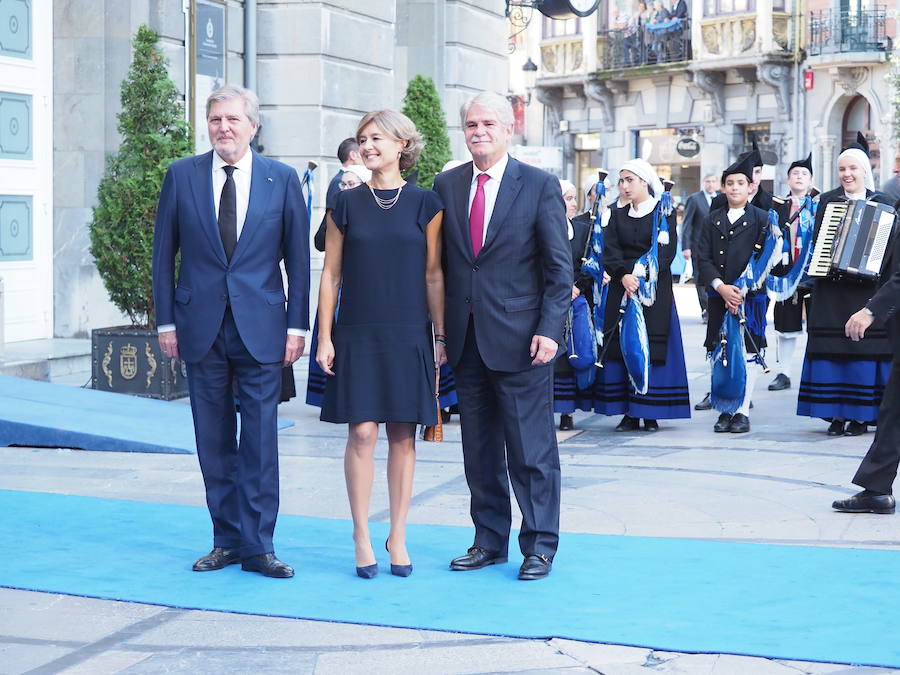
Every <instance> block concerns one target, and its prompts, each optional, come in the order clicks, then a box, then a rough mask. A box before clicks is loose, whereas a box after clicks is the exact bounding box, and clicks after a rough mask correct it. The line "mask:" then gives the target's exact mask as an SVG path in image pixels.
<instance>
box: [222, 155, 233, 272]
mask: <svg viewBox="0 0 900 675" xmlns="http://www.w3.org/2000/svg"><path fill="white" fill-rule="evenodd" d="M222 168H223V169H225V174H226V176H227V178H225V185H223V186H222V195H221V197H220V198H219V235H220V236H221V237H222V246H223V247H224V248H225V257H226V258H227V259H228V260H229V262H230V261H231V256H232V254H233V253H234V247H235V246H236V245H237V190H236V188H235V186H234V176H232V174H233V173H234V167H233V166H223V167H222Z"/></svg>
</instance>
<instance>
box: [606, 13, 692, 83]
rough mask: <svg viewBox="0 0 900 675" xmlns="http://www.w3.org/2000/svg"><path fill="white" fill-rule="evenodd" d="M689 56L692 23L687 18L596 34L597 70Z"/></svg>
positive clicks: (677, 61)
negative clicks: (628, 33) (631, 31)
mask: <svg viewBox="0 0 900 675" xmlns="http://www.w3.org/2000/svg"><path fill="white" fill-rule="evenodd" d="M690 58H691V25H690V20H688V19H676V20H673V21H667V22H665V23H664V24H660V25H659V26H653V27H650V26H647V27H645V28H643V29H641V30H638V31H636V32H634V33H632V34H631V35H626V34H625V32H624V31H621V30H608V31H601V32H600V33H598V34H597V64H598V67H599V69H600V70H620V69H623V68H636V67H641V66H655V65H664V64H668V63H679V62H682V61H688V60H690Z"/></svg>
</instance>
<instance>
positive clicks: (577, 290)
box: [572, 286, 581, 301]
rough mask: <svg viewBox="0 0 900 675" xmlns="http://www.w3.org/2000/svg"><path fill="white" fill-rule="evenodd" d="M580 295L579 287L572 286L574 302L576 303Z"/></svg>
mask: <svg viewBox="0 0 900 675" xmlns="http://www.w3.org/2000/svg"><path fill="white" fill-rule="evenodd" d="M579 295H581V291H580V290H579V288H578V286H572V300H573V301H574V300H575V298H577V297H578V296H579Z"/></svg>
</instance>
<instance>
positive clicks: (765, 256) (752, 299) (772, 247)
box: [709, 209, 790, 415]
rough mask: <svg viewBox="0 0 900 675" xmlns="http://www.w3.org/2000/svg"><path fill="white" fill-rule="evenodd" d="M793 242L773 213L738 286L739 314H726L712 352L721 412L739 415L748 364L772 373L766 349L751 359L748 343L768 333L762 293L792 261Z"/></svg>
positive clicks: (713, 398)
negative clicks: (771, 276)
mask: <svg viewBox="0 0 900 675" xmlns="http://www.w3.org/2000/svg"><path fill="white" fill-rule="evenodd" d="M789 246H790V242H789V241H787V238H786V237H783V236H782V233H781V228H780V227H779V224H778V214H776V213H775V211H774V210H772V209H770V210H769V222H768V226H767V227H766V228H765V230H763V236H762V239H761V241H757V243H756V244H755V246H754V251H753V253H752V254H751V255H750V260H748V261H747V266H746V267H745V268H744V271H743V272H742V273H741V276H739V277H738V279H737V281H735V283H734V285H735V286H737V287H738V288H739V289H740V290H741V293H743V295H744V302H743V304H742V305H741V306H740V308H739V309H738V312H737V314H736V315H734V314H732V313H731V312H728V311H726V312H725V318H723V319H722V326H721V327H720V328H719V342H718V343H717V344H716V346H715V347H714V348H713V351H712V352H711V353H710V358H711V359H712V373H711V381H710V394H709V396H710V399H709V400H710V402H711V403H712V405H713V407H714V408H715V409H716V410H718V411H719V412H721V413H728V414H729V415H731V414H734V413H735V412H737V410H738V408H740V407H741V404H742V403H743V401H744V394H745V393H746V388H747V365H746V364H747V363H751V362H754V361H755V362H756V363H759V364H760V365H761V366H762V367H763V372H767V371H768V367H767V366H766V362H765V357H764V355H763V353H762V350H760V349H758V348H757V347H756V345H753V347H754V350H755V351H756V354H754V355H753V356H752V357H751V358H749V359H747V358H746V355H745V348H744V340H745V335H746V338H749V339H750V340H751V341H752V340H753V335H764V334H765V332H766V295H765V294H764V293H758V292H757V291H759V290H760V289H762V288H764V287H765V285H766V279H768V277H769V272H771V271H772V268H774V267H776V266H777V265H779V264H782V265H786V264H787V263H788V262H789V260H790V248H789Z"/></svg>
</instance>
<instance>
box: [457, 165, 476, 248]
mask: <svg viewBox="0 0 900 675" xmlns="http://www.w3.org/2000/svg"><path fill="white" fill-rule="evenodd" d="M473 166H474V165H473V164H472V162H469V163H468V164H466V165H465V167H464V168H462V169H460V171H459V175H458V176H457V177H456V184H455V185H454V189H453V191H454V195H455V204H454V209H455V210H456V219H457V222H458V223H459V236H460V237H461V240H462V242H463V243H464V244H465V245H464V246H463V248H464V249H465V250H466V251H467V252H468V255H469V258H470V259H471V257H472V238H471V237H470V236H469V191H470V190H471V188H472V175H473V171H474V169H473Z"/></svg>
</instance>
